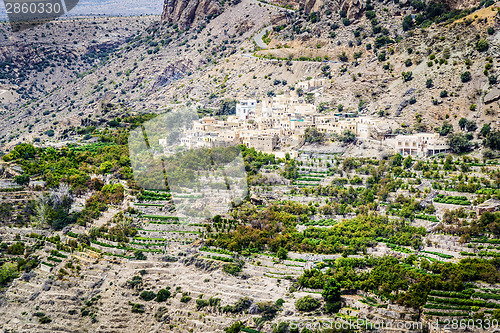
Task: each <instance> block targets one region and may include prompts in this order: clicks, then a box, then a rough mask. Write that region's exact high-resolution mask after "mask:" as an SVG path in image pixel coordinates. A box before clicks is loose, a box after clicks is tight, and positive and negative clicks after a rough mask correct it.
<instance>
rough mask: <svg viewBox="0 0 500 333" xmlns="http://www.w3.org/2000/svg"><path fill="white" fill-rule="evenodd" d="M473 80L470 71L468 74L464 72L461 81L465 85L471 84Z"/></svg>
mask: <svg viewBox="0 0 500 333" xmlns="http://www.w3.org/2000/svg"><path fill="white" fill-rule="evenodd" d="M471 79H472V76H471V74H470V72H469V71H467V72H463V73H462V74H461V75H460V80H461V81H462V82H464V83H465V82H469V81H470V80H471Z"/></svg>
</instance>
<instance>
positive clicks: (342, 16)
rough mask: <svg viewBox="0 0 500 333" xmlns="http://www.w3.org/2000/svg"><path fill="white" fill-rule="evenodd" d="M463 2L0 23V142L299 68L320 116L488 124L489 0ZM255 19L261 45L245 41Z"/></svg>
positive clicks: (495, 22) (205, 102)
mask: <svg viewBox="0 0 500 333" xmlns="http://www.w3.org/2000/svg"><path fill="white" fill-rule="evenodd" d="M474 4H476V5H478V4H477V2H476V3H474ZM489 4H490V3H488V5H489ZM468 5H469V2H455V3H454V6H453V7H449V8H448V7H446V6H445V5H439V4H438V5H436V6H435V8H434V7H431V6H428V7H425V8H426V9H421V8H420V7H419V5H418V2H413V3H409V2H404V1H401V2H399V3H398V4H395V3H392V2H377V1H372V2H368V3H366V2H364V1H360V0H357V1H330V2H328V1H319V0H318V1H297V2H272V1H271V2H269V3H263V2H258V1H255V0H244V1H241V2H233V3H228V2H225V3H222V2H221V3H219V2H213V1H201V0H189V1H188V0H179V1H175V0H170V1H167V2H166V3H165V7H164V13H163V15H162V17H161V18H152V17H147V18H140V19H138V18H136V19H99V20H100V21H99V20H98V21H96V20H93V19H82V20H74V21H72V20H69V21H60V22H59V21H58V22H57V25H56V23H52V24H51V25H49V26H47V27H45V28H44V27H39V28H38V30H35V29H34V30H31V31H27V32H26V33H25V35H24V38H25V39H24V40H25V41H23V40H22V39H20V38H19V36H16V35H13V34H12V33H11V32H9V28H8V26H6V25H4V26H3V28H2V29H3V32H4V41H3V43H2V44H1V45H2V50H3V51H2V56H1V57H2V62H0V65H1V66H2V68H4V73H6V74H3V79H1V80H0V84H2V89H3V90H2V92H3V93H2V95H0V103H1V104H0V108H3V109H4V110H3V111H2V114H3V116H2V117H3V121H2V125H0V144H1V145H2V146H4V150H8V149H10V148H9V147H12V145H14V144H16V143H19V142H22V141H24V140H28V141H32V140H35V139H36V140H37V141H41V142H43V141H47V140H49V141H50V140H54V139H58V140H61V139H65V138H73V137H79V135H78V133H81V132H82V129H83V128H85V127H88V126H99V125H104V124H107V122H108V121H110V120H113V119H115V118H119V117H122V116H123V115H126V114H133V113H141V112H146V111H154V112H162V110H165V109H166V108H168V107H169V106H171V105H175V104H179V103H181V104H184V103H187V104H189V105H197V106H199V107H200V108H205V109H206V108H214V109H216V108H218V105H219V103H220V102H221V101H222V100H224V99H239V98H246V97H252V98H257V99H260V98H263V97H265V96H267V95H269V94H280V93H284V92H286V91H288V90H289V89H290V87H292V86H293V85H294V84H295V83H296V82H298V81H300V80H305V79H308V78H312V77H315V78H326V79H328V81H329V83H328V85H327V87H326V89H325V90H324V94H323V95H322V96H321V97H319V98H318V99H317V100H316V101H315V103H316V104H317V105H320V104H321V105H322V108H324V109H326V112H328V110H330V111H336V110H337V109H338V108H339V105H341V106H342V107H343V109H344V110H346V111H351V112H362V113H366V114H372V115H375V116H383V117H387V118H389V119H391V120H392V121H394V122H396V123H398V124H400V128H393V130H394V131H403V132H408V131H421V130H429V131H432V130H433V129H434V127H436V126H438V125H440V124H441V123H442V122H443V121H444V120H448V121H450V122H451V123H452V124H453V125H454V126H455V127H457V126H458V125H457V124H458V120H459V119H460V118H462V117H466V118H470V119H475V120H476V121H477V122H478V125H481V124H482V123H486V122H488V123H493V124H494V123H495V122H496V120H497V110H498V104H497V101H496V100H497V99H498V93H497V89H496V88H495V87H496V76H497V75H498V74H497V68H498V59H497V55H498V42H499V38H500V36H499V34H498V30H499V19H498V14H497V7H495V5H493V6H489V7H488V8H483V7H484V3H482V6H483V7H482V8H479V9H477V10H476V9H474V11H471V10H470V9H468V10H456V11H453V10H452V9H453V8H462V7H467V6H468ZM285 7H286V8H285ZM436 8H437V9H436ZM436 13H437V14H436ZM409 15H413V16H409ZM408 17H410V18H411V17H413V20H411V19H410V20H411V21H412V22H410V23H408ZM404 20H406V26H404V25H403V21H404ZM269 23H271V27H272V28H273V29H272V30H271V32H269V33H267V34H266V35H265V36H264V37H265V38H264V39H265V41H266V42H267V43H268V46H267V48H266V49H263V50H262V49H259V48H258V47H257V46H256V42H255V38H257V37H256V36H258V32H259V31H261V29H263V28H264V27H265V26H268V25H269ZM59 26H60V29H62V30H64V29H65V30H66V31H69V32H68V33H67V36H65V35H66V34H65V33H62V32H61V33H59V32H57V33H56V31H59V30H55V31H54V29H56V28H57V29H59ZM77 27H78V28H79V29H75V28H77ZM62 30H61V31H62ZM72 31H74V32H72ZM89 34H90V36H87V35H89ZM0 38H1V37H0ZM92 38H93V39H92ZM28 40H29V41H30V43H31V42H34V44H33V45H34V46H29V45H28V43H27V42H26V41H28ZM479 42H481V43H482V44H485V47H483V48H478V43H479ZM56 45H57V46H56ZM49 46H50V47H49ZM34 48H36V50H37V52H36V53H35V52H33V50H34ZM62 61H64V62H62ZM11 69H12V70H11ZM21 69H22V70H21ZM466 72H468V73H469V74H465V75H466V76H467V75H470V78H469V77H467V78H464V79H465V80H462V79H461V76H462V74H464V73H466ZM408 73H411V74H408ZM278 81H279V82H284V83H285V84H283V85H276V84H275V83H276V82H278ZM2 98H3V99H2ZM414 125H416V127H415V126H414ZM79 128H80V129H79ZM48 134H50V136H49V135H48ZM51 135H54V136H51ZM80 137H81V136H80Z"/></svg>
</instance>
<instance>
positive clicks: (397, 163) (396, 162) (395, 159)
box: [391, 153, 403, 167]
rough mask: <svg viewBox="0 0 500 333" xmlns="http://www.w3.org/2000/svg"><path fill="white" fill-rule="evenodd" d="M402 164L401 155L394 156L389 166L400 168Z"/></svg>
mask: <svg viewBox="0 0 500 333" xmlns="http://www.w3.org/2000/svg"><path fill="white" fill-rule="evenodd" d="M402 163H403V156H402V155H401V154H399V153H398V154H396V155H394V156H393V157H392V159H391V165H392V166H393V167H400V166H401V165H402Z"/></svg>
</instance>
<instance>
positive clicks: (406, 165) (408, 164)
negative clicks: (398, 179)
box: [403, 156, 413, 169]
mask: <svg viewBox="0 0 500 333" xmlns="http://www.w3.org/2000/svg"><path fill="white" fill-rule="evenodd" d="M412 163H413V158H412V157H411V156H408V157H407V158H405V159H404V161H403V167H404V168H405V169H409V168H410V167H411V165H412Z"/></svg>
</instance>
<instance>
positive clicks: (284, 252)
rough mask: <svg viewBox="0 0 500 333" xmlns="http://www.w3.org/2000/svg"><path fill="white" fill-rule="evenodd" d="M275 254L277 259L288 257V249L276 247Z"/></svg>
mask: <svg viewBox="0 0 500 333" xmlns="http://www.w3.org/2000/svg"><path fill="white" fill-rule="evenodd" d="M276 256H277V257H278V259H281V260H285V259H286V258H288V251H287V250H286V249H285V248H283V247H280V248H279V249H278V252H276Z"/></svg>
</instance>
